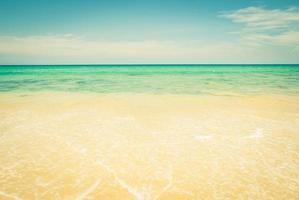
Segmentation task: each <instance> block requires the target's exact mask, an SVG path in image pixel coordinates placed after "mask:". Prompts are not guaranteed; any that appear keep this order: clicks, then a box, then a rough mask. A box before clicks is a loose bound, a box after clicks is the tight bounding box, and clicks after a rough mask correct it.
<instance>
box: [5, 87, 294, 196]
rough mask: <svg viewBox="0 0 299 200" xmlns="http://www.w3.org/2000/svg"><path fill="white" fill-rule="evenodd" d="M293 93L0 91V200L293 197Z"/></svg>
mask: <svg viewBox="0 0 299 200" xmlns="http://www.w3.org/2000/svg"><path fill="white" fill-rule="evenodd" d="M298 102H299V97H298V96H244V97H223V96H221V97H220V96H219V97H217V96H181V95H180V96H175V95H173V96H170V95H96V94H71V93H69V94H68V93H32V94H30V95H25V94H24V95H22V94H12V93H7V94H4V93H3V94H1V95H0V164H1V166H0V199H26V200H27V199H28V200H31V199H66V200H73V199H76V200H83V199H86V200H88V199H103V200H114V199H115V200H120V199H121V200H126V199H136V200H157V199H159V200H176V199H221V200H222V199H288V200H290V199H298V198H299V103H298Z"/></svg>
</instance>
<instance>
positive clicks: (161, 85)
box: [0, 65, 299, 95]
mask: <svg viewBox="0 0 299 200" xmlns="http://www.w3.org/2000/svg"><path fill="white" fill-rule="evenodd" d="M27 91H31V92H33V91H69V92H95V93H144V94H190V95H246V94H291V95H293V94H298V92H299V65H50V66H46V65H42V66H38V65H34V66H31V65H25V66H0V92H27Z"/></svg>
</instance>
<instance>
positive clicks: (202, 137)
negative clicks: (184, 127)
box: [194, 135, 213, 141]
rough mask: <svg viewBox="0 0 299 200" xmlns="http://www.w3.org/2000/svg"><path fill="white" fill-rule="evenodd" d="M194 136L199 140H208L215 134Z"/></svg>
mask: <svg viewBox="0 0 299 200" xmlns="http://www.w3.org/2000/svg"><path fill="white" fill-rule="evenodd" d="M194 138H195V140H198V141H208V140H211V139H212V138H213V135H196V136H194Z"/></svg>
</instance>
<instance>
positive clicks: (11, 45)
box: [0, 35, 250, 63]
mask: <svg viewBox="0 0 299 200" xmlns="http://www.w3.org/2000/svg"><path fill="white" fill-rule="evenodd" d="M244 51H245V52H248V51H250V50H249V49H242V48H241V47H239V46H238V45H236V44H232V43H228V42H216V43H213V44H211V43H209V44H208V43H203V42H198V41H194V42H185V43H184V42H174V41H123V42H108V41H90V40H87V39H84V38H80V37H75V36H72V35H62V36H58V35H56V36H31V37H10V36H6V37H0V55H1V54H2V55H18V56H17V57H26V58H28V57H31V58H32V59H33V60H34V59H35V60H34V62H37V63H40V62H42V60H43V59H44V60H46V62H51V63H231V62H243V60H238V59H236V57H235V55H237V54H238V55H240V53H241V52H244ZM244 54H245V53H244ZM238 58H240V57H238ZM32 59H31V60H32ZM42 63H43V62H42Z"/></svg>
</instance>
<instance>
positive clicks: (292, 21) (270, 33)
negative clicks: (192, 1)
mask: <svg viewBox="0 0 299 200" xmlns="http://www.w3.org/2000/svg"><path fill="white" fill-rule="evenodd" d="M221 17H225V18H227V19H230V20H232V22H234V23H239V24H241V25H243V27H242V28H241V29H240V30H238V31H236V32H235V33H237V34H240V38H241V40H243V41H244V42H245V43H247V44H252V45H263V44H272V45H289V46H290V45H291V46H294V48H296V47H297V46H298V45H299V9H298V8H296V7H292V8H288V9H272V10H271V9H266V8H262V7H248V8H243V9H240V10H236V11H231V12H224V13H222V15H221Z"/></svg>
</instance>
